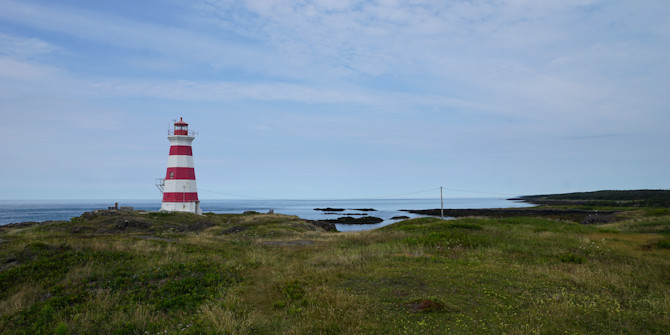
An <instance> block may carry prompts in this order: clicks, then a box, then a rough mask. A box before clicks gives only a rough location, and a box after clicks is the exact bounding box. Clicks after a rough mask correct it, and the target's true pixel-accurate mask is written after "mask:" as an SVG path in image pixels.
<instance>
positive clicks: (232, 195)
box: [198, 188, 279, 200]
mask: <svg viewBox="0 0 670 335" xmlns="http://www.w3.org/2000/svg"><path fill="white" fill-rule="evenodd" d="M198 190H199V191H205V192H209V193H216V194H222V195H228V196H231V197H238V198H249V199H258V200H279V199H269V198H261V197H255V196H251V195H240V194H232V193H225V192H217V191H212V190H206V189H204V188H198Z"/></svg>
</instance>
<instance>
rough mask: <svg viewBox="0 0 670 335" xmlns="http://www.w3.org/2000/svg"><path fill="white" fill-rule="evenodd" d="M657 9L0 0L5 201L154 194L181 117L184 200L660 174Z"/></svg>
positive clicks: (602, 183)
mask: <svg viewBox="0 0 670 335" xmlns="http://www.w3.org/2000/svg"><path fill="white" fill-rule="evenodd" d="M668 17H670V2H667V1H665V0H644V1H618V0H607V1H599V0H565V1H537V0H496V1H494V0H471V1H428V0H425V1H424V0H412V1H392V0H379V1H353V0H352V1H347V0H314V1H307V0H304V1H283V0H257V1H242V0H240V1H236V0H193V1H174V0H161V1H151V0H148V1H125V0H118V1H84V0H60V1H33V0H21V1H14V0H0V116H1V117H2V121H3V127H4V130H2V131H0V144H1V146H2V149H1V150H0V153H2V155H3V157H4V164H2V165H1V166H0V175H1V176H2V179H0V189H2V192H3V194H2V195H0V199H85V198H99V199H152V198H156V199H160V194H159V192H158V190H157V189H156V188H155V187H154V178H157V177H161V176H163V175H164V173H165V168H166V163H167V155H168V146H169V143H168V141H167V139H166V131H167V129H168V128H169V127H170V123H171V120H173V119H175V118H178V117H180V116H182V117H184V120H185V121H186V122H189V123H190V127H191V129H192V130H196V131H198V132H199V135H198V137H197V138H196V140H195V141H194V143H193V146H194V148H193V151H194V161H195V168H196V177H197V181H198V187H199V189H200V198H201V199H213V198H236V197H234V196H231V195H230V194H234V195H246V196H251V197H258V198H278V199H330V198H366V197H378V196H388V195H397V194H404V193H410V192H414V191H419V190H427V189H433V188H435V187H439V186H444V187H446V188H448V190H447V193H446V195H447V196H451V197H478V196H492V195H494V194H509V195H521V194H538V193H562V192H572V191H591V190H600V189H637V188H655V189H657V188H666V189H667V188H670V177H669V174H668V171H670V155H669V153H670V150H669V148H670V146H669V143H670V131H669V129H668V128H669V126H670V108H669V107H670V99H668V88H669V87H670V83H669V81H670V79H669V78H670V66H669V65H670V61H669V59H670V43H669V42H670V21H669V20H668V19H667V18H668ZM455 190H466V191H477V192H482V193H475V192H462V191H455ZM215 192H216V193H215ZM411 196H416V197H433V196H437V194H434V193H417V194H414V195H411Z"/></svg>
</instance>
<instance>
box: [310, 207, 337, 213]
mask: <svg viewBox="0 0 670 335" xmlns="http://www.w3.org/2000/svg"><path fill="white" fill-rule="evenodd" d="M314 210H315V211H323V212H344V208H331V207H326V208H314Z"/></svg>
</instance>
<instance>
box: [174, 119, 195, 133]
mask: <svg viewBox="0 0 670 335" xmlns="http://www.w3.org/2000/svg"><path fill="white" fill-rule="evenodd" d="M168 136H189V137H194V136H195V132H193V131H189V130H188V123H186V122H184V118H181V117H180V118H179V121H175V123H174V128H173V129H170V130H168Z"/></svg>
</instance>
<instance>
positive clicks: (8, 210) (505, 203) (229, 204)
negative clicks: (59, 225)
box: [0, 198, 530, 231]
mask: <svg viewBox="0 0 670 335" xmlns="http://www.w3.org/2000/svg"><path fill="white" fill-rule="evenodd" d="M115 202H118V203H119V206H131V207H134V208H135V209H138V210H147V211H156V210H158V209H160V206H161V202H160V199H156V200H0V225H6V224H9V223H15V222H26V221H38V222H41V221H49V220H69V219H70V218H72V217H76V216H80V215H81V214H82V213H84V212H89V211H92V210H95V209H106V208H107V207H110V206H114V203H115ZM527 206H530V205H529V204H527V203H523V202H518V201H512V200H507V199H503V198H446V199H444V208H502V207H527ZM200 207H201V208H202V210H203V212H213V213H219V214H224V213H243V212H245V211H257V212H260V213H267V212H268V211H269V210H274V212H275V213H279V214H286V215H297V216H299V217H301V218H303V219H309V220H324V219H337V218H338V217H340V216H345V215H344V213H357V214H362V213H367V214H368V216H376V217H379V218H382V219H384V222H382V223H379V224H375V225H341V224H338V225H337V229H338V230H340V231H354V230H367V229H374V228H379V227H383V226H386V225H388V224H391V223H393V222H395V220H392V219H391V218H392V217H394V216H400V215H404V216H409V217H418V216H420V215H416V214H410V213H407V212H403V211H401V210H402V209H433V208H440V199H363V200H356V199H353V200H201V202H200ZM325 207H331V208H344V209H346V210H345V211H343V212H339V213H337V214H334V215H333V214H325V213H324V212H322V211H317V210H314V209H315V208H325ZM361 208H373V209H375V211H370V212H363V211H357V210H355V209H361ZM354 217H361V215H355V216H354Z"/></svg>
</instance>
